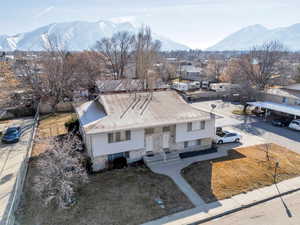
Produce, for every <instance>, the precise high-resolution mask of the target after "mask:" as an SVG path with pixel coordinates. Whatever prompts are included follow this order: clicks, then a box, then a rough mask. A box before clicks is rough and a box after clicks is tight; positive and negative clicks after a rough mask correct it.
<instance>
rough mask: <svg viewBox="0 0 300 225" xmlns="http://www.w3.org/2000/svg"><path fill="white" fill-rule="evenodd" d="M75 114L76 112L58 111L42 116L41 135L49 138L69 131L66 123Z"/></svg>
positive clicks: (39, 130) (40, 122) (39, 133)
mask: <svg viewBox="0 0 300 225" xmlns="http://www.w3.org/2000/svg"><path fill="white" fill-rule="evenodd" d="M75 116H76V115H75V114H74V113H58V114H54V115H50V116H49V115H46V116H44V117H41V118H40V121H39V127H38V135H39V137H40V138H48V137H54V136H58V135H62V134H66V133H68V131H67V129H66V127H65V123H66V122H68V121H69V120H70V119H72V118H73V117H75Z"/></svg>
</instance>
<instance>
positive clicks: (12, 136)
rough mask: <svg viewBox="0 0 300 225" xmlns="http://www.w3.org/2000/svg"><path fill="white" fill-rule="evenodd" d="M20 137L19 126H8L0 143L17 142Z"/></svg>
mask: <svg viewBox="0 0 300 225" xmlns="http://www.w3.org/2000/svg"><path fill="white" fill-rule="evenodd" d="M20 137H21V127H9V128H7V130H6V131H5V133H4V135H3V137H2V140H1V141H2V143H7V144H11V143H17V142H18V141H19V140H20Z"/></svg>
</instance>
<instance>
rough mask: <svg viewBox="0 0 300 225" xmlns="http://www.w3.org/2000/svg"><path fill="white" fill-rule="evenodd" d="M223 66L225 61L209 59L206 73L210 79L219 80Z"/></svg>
mask: <svg viewBox="0 0 300 225" xmlns="http://www.w3.org/2000/svg"><path fill="white" fill-rule="evenodd" d="M224 67H225V62H224V61H223V60H215V59H210V60H209V61H208V65H207V67H206V74H207V76H208V77H209V78H211V79H212V80H216V81H220V77H221V76H222V73H223V71H224Z"/></svg>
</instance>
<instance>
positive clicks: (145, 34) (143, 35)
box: [135, 26, 161, 87]
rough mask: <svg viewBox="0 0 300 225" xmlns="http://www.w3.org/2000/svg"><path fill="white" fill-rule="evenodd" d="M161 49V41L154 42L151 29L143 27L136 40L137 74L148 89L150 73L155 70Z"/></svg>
mask: <svg viewBox="0 0 300 225" xmlns="http://www.w3.org/2000/svg"><path fill="white" fill-rule="evenodd" d="M160 48H161V43H160V41H153V40H152V33H151V29H150V27H147V26H146V27H144V26H142V27H141V28H140V30H139V32H138V34H137V35H136V38H135V63H136V69H135V73H136V77H137V78H140V79H142V80H143V81H144V82H146V83H145V86H146V87H147V86H148V85H147V83H148V81H149V79H151V78H150V75H149V72H150V70H151V69H153V66H154V63H155V60H156V59H157V57H158V52H159V51H160Z"/></svg>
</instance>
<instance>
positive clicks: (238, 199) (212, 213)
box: [143, 177, 300, 225]
mask: <svg viewBox="0 0 300 225" xmlns="http://www.w3.org/2000/svg"><path fill="white" fill-rule="evenodd" d="M294 191H300V177H296V178H293V179H289V180H285V181H282V182H280V183H278V184H276V185H275V184H273V185H271V186H268V187H264V188H261V189H256V190H254V191H250V192H247V193H245V194H239V195H235V196H233V197H232V198H230V199H225V200H221V201H217V202H213V203H209V204H205V205H204V206H202V207H196V208H193V209H190V210H186V211H183V212H179V213H176V214H173V215H170V216H166V217H163V218H161V219H157V220H153V221H150V222H148V223H144V224H143V225H160V224H165V225H179V224H180V225H185V224H196V223H197V224H199V223H202V222H206V221H209V220H211V219H215V218H218V217H221V216H224V215H226V214H230V213H233V212H236V211H239V210H242V209H244V208H247V207H251V206H253V205H256V204H260V203H262V202H265V201H268V200H271V199H273V198H276V197H280V196H282V195H285V194H288V193H291V192H294Z"/></svg>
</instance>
